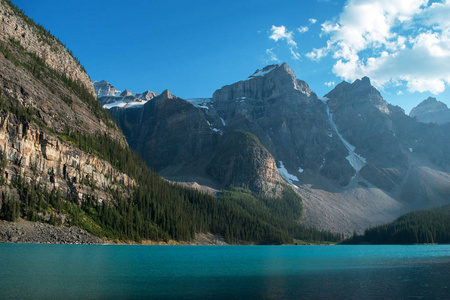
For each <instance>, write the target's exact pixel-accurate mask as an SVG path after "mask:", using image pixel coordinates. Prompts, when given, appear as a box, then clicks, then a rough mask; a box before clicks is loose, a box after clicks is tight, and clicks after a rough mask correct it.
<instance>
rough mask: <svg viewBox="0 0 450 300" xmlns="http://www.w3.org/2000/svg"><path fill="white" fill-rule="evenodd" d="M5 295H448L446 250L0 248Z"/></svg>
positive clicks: (0, 288)
mask: <svg viewBox="0 0 450 300" xmlns="http://www.w3.org/2000/svg"><path fill="white" fill-rule="evenodd" d="M0 272H1V276H0V298H1V299H11V298H12V299H15V298H21V299H74V298H77V299H92V298H95V299H124V298H127V299H143V298H152V299H161V298H163V299H166V298H169V299H180V298H190V299H197V298H209V299H230V298H231V299H263V298H264V299H439V298H440V299H450V246H449V245H423V246H115V245H37V244H0Z"/></svg>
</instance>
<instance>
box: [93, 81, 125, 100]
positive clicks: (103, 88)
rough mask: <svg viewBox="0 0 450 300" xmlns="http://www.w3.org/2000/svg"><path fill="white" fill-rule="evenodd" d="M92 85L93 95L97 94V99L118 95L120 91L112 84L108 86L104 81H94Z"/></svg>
mask: <svg viewBox="0 0 450 300" xmlns="http://www.w3.org/2000/svg"><path fill="white" fill-rule="evenodd" d="M93 83H94V89H95V94H97V97H102V96H117V95H120V91H119V90H117V89H116V88H115V87H113V86H112V84H110V83H109V82H108V81H106V80H102V81H100V82H99V81H94V82H93Z"/></svg>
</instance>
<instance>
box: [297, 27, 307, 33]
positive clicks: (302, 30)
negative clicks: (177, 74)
mask: <svg viewBox="0 0 450 300" xmlns="http://www.w3.org/2000/svg"><path fill="white" fill-rule="evenodd" d="M308 30H309V28H308V26H302V27H299V28H297V31H298V32H300V33H305V32H307V31H308Z"/></svg>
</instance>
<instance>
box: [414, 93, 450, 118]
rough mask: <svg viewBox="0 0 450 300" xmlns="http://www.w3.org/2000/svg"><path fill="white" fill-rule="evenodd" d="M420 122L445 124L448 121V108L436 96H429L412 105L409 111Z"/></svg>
mask: <svg viewBox="0 0 450 300" xmlns="http://www.w3.org/2000/svg"><path fill="white" fill-rule="evenodd" d="M409 116H410V117H413V118H414V117H416V118H417V120H419V121H420V122H422V123H436V124H445V123H450V108H448V107H447V105H446V104H445V103H443V102H441V101H437V100H436V98H432V97H429V98H428V99H426V100H423V101H422V102H421V103H420V104H418V105H417V106H416V107H414V108H413V109H412V110H411V112H410V113H409Z"/></svg>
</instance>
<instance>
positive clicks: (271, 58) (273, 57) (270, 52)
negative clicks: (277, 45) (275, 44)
mask: <svg viewBox="0 0 450 300" xmlns="http://www.w3.org/2000/svg"><path fill="white" fill-rule="evenodd" d="M266 54H267V55H268V56H269V61H270V62H280V60H279V59H278V57H277V56H276V54H275V53H273V48H270V49H266Z"/></svg>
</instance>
